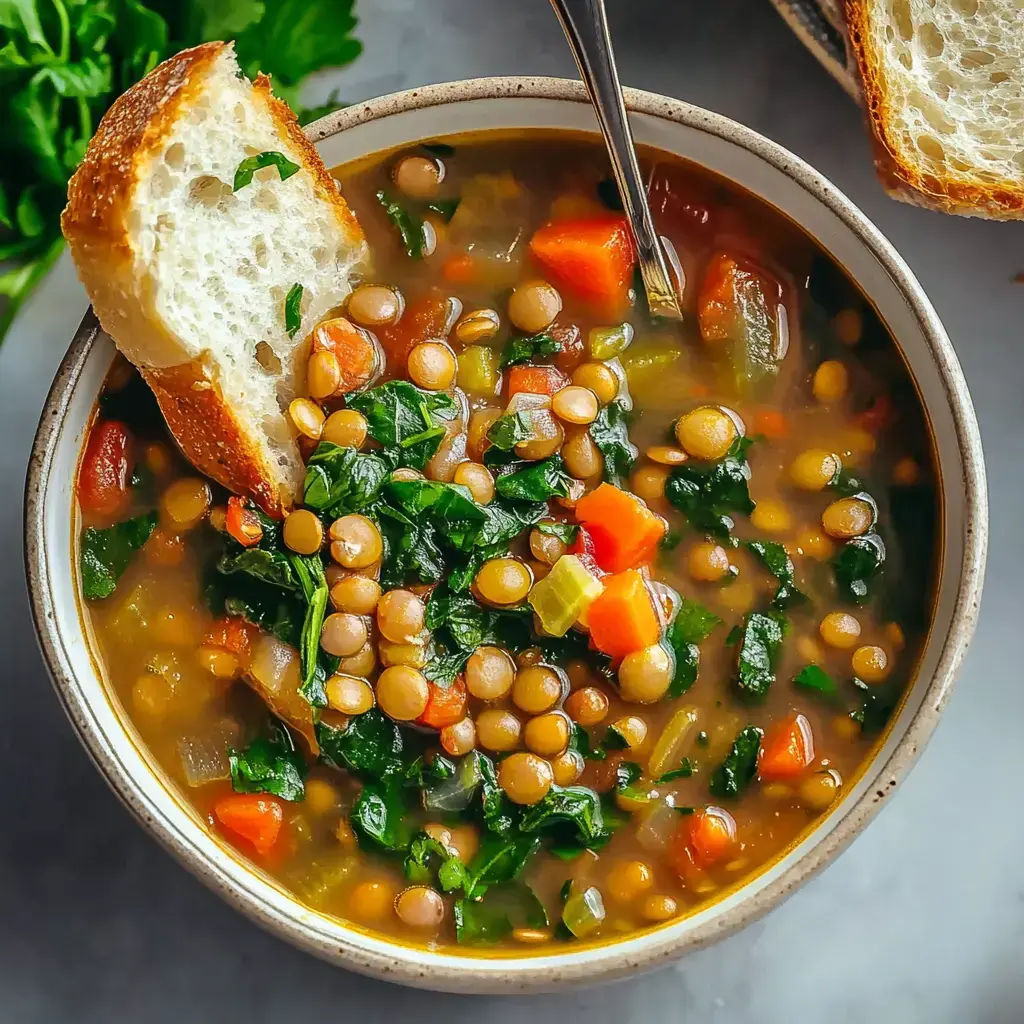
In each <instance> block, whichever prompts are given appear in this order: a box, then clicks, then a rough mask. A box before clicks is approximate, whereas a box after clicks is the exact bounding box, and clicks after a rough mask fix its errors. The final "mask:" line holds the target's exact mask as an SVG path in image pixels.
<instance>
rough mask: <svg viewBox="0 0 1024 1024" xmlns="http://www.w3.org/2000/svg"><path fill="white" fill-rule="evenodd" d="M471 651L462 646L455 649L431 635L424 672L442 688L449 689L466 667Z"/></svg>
mask: <svg viewBox="0 0 1024 1024" xmlns="http://www.w3.org/2000/svg"><path fill="white" fill-rule="evenodd" d="M471 653H472V652H471V651H464V650H461V649H460V648H455V649H454V650H453V649H451V648H450V647H447V646H446V645H445V644H443V643H442V642H441V641H440V640H438V639H437V638H435V637H431V639H430V644H429V646H428V647H427V660H426V662H425V663H424V665H423V674H424V676H426V677H427V679H429V680H430V681H431V682H432V683H436V684H437V685H438V686H439V687H441V689H443V690H447V689H448V687H449V686H451V685H452V683H454V682H455V680H456V679H457V678H458V676H459V673H460V672H461V671H462V670H463V669H464V668H465V667H466V662H467V661H469V656H470V654H471Z"/></svg>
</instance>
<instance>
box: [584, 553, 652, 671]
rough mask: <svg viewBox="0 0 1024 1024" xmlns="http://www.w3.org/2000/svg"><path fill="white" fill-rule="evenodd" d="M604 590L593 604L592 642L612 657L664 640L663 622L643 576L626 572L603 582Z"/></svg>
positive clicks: (621, 655)
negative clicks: (662, 633)
mask: <svg viewBox="0 0 1024 1024" xmlns="http://www.w3.org/2000/svg"><path fill="white" fill-rule="evenodd" d="M602 582H603V583H604V591H603V592H602V593H601V595H600V596H599V597H597V598H596V599H595V600H594V601H593V603H592V604H591V605H590V612H589V616H588V618H589V621H590V639H591V640H592V641H593V643H594V645H595V646H596V647H597V649H598V650H600V651H604V653H605V654H609V655H611V657H613V658H622V657H625V656H626V655H627V654H629V653H631V652H632V651H639V650H641V648H644V647H650V646H651V644H656V643H657V642H658V640H659V639H660V637H661V622H660V621H659V619H658V613H657V612H656V611H655V609H654V602H653V601H652V600H651V595H650V593H649V592H648V590H647V584H646V581H645V580H644V578H643V576H642V575H641V574H640V573H639V572H638V571H637V570H636V569H627V570H626V571H625V572H620V573H617V574H615V575H614V576H605V577H604V579H603V580H602Z"/></svg>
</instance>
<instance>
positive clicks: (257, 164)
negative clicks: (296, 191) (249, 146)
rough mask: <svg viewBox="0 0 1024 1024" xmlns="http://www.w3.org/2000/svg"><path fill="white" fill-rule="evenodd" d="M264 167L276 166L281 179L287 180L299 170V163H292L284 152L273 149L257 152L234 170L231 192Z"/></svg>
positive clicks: (243, 184)
mask: <svg viewBox="0 0 1024 1024" xmlns="http://www.w3.org/2000/svg"><path fill="white" fill-rule="evenodd" d="M264 167H276V168H277V172H278V174H279V175H280V176H281V180H282V181H287V180H288V179H289V178H290V177H291V176H292V175H293V174H295V173H296V172H297V171H298V170H299V165H298V164H296V163H292V161H291V160H289V159H288V157H286V156H285V155H284V153H278V152H276V151H273V150H268V151H266V152H264V153H257V154H256V156H249V157H246V158H245V159H244V160H243V161H242V162H241V163H240V164H239V165H238V167H237V169H236V170H235V181H234V184H233V185H232V187H231V190H232V192H237V191H238V190H239V189H240V188H245V186H246V185H248V184H250V182H251V181H252V179H253V175H255V173H256V172H257V171H258V170H261V169H262V168H264Z"/></svg>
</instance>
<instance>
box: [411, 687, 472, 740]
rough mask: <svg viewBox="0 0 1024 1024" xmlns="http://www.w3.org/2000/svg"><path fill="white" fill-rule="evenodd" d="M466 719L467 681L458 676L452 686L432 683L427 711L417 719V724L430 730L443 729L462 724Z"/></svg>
mask: <svg viewBox="0 0 1024 1024" xmlns="http://www.w3.org/2000/svg"><path fill="white" fill-rule="evenodd" d="M465 717H466V681H465V680H464V679H463V678H462V676H458V677H456V679H455V681H454V682H453V683H452V684H451V686H438V685H437V683H434V682H431V683H430V697H429V698H428V700H427V710H426V711H424V712H423V714H422V715H420V717H419V718H417V719H416V722H417V724H419V725H425V726H427V728H428V729H443V728H444V727H445V726H446V725H454V724H455V723H456V722H461V721H462V719H463V718H465Z"/></svg>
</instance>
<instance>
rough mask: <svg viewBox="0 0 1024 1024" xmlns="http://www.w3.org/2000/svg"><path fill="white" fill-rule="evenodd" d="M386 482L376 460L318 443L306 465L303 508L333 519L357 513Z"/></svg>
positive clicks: (384, 467)
mask: <svg viewBox="0 0 1024 1024" xmlns="http://www.w3.org/2000/svg"><path fill="white" fill-rule="evenodd" d="M387 478H388V467H387V465H386V464H385V463H384V460H383V459H381V458H379V457H378V456H376V455H368V454H364V453H363V452H359V451H356V449H355V448H342V447H341V446H340V445H336V444H331V443H330V442H329V441H321V442H320V444H318V445H317V446H316V451H314V452H313V454H312V455H311V456H310V457H309V459H308V460H307V462H306V481H305V484H304V487H303V504H304V505H305V506H306V507H307V508H311V509H313V511H315V512H326V513H328V514H329V515H331V516H332V517H336V516H340V515H344V514H345V513H346V512H358V511H360V510H361V509H364V508H365V507H366V506H367V505H369V504H371V503H372V502H373V501H375V500H376V498H377V496H378V495H379V494H380V489H381V487H382V486H383V484H384V481H385V480H386V479H387Z"/></svg>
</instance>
